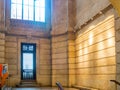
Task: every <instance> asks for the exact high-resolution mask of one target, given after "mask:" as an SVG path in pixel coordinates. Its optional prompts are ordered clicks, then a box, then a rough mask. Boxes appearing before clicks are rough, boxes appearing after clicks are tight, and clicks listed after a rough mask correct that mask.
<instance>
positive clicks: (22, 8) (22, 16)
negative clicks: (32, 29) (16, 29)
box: [22, 0, 24, 20]
mask: <svg viewBox="0 0 120 90" xmlns="http://www.w3.org/2000/svg"><path fill="white" fill-rule="evenodd" d="M23 5H24V3H23V0H22V20H23Z"/></svg>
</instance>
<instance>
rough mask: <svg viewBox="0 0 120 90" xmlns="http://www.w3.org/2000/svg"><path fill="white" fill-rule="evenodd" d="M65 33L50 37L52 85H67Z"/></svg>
mask: <svg viewBox="0 0 120 90" xmlns="http://www.w3.org/2000/svg"><path fill="white" fill-rule="evenodd" d="M67 46H68V45H67V35H66V34H65V35H61V36H53V37H52V86H56V85H55V83H56V82H57V81H59V82H60V83H61V84H62V85H63V86H68V64H67V63H68V61H67V60H68V59H67V57H68V54H67V52H68V51H67Z"/></svg>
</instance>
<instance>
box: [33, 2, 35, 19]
mask: <svg viewBox="0 0 120 90" xmlns="http://www.w3.org/2000/svg"><path fill="white" fill-rule="evenodd" d="M33 21H35V0H34V6H33Z"/></svg>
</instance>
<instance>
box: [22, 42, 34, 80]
mask: <svg viewBox="0 0 120 90" xmlns="http://www.w3.org/2000/svg"><path fill="white" fill-rule="evenodd" d="M23 45H33V49H34V50H33V51H23ZM23 53H33V76H34V77H33V80H36V43H25V42H24V43H23V42H22V43H21V80H24V79H23Z"/></svg>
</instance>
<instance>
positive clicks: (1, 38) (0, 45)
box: [0, 33, 5, 63]
mask: <svg viewBox="0 0 120 90" xmlns="http://www.w3.org/2000/svg"><path fill="white" fill-rule="evenodd" d="M0 63H5V34H4V33H0Z"/></svg>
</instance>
